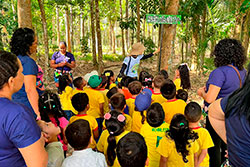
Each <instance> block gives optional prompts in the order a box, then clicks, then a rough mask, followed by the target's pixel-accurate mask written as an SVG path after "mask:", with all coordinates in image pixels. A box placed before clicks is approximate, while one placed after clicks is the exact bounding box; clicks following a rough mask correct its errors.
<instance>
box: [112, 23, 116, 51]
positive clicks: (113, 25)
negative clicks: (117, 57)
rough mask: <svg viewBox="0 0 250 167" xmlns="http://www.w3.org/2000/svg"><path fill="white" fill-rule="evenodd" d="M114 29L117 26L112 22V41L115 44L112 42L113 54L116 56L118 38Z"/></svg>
mask: <svg viewBox="0 0 250 167" xmlns="http://www.w3.org/2000/svg"><path fill="white" fill-rule="evenodd" d="M114 27H115V24H114V23H113V22H112V29H111V31H112V37H113V38H112V40H113V42H112V44H113V54H116V49H115V48H116V36H115V31H114Z"/></svg>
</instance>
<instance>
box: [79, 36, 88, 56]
mask: <svg viewBox="0 0 250 167" xmlns="http://www.w3.org/2000/svg"><path fill="white" fill-rule="evenodd" d="M89 37H90V34H89V33H88V34H87V35H86V36H84V37H83V38H82V39H80V42H81V52H82V53H84V54H86V53H89V52H90V48H89V47H88V39H89Z"/></svg>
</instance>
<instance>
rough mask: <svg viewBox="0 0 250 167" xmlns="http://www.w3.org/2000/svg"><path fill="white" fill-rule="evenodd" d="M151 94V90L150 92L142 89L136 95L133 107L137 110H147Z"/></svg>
mask: <svg viewBox="0 0 250 167" xmlns="http://www.w3.org/2000/svg"><path fill="white" fill-rule="evenodd" d="M149 91H150V90H149ZM150 92H151V91H150ZM151 95H152V92H151V94H150V93H149V92H148V91H147V90H146V91H143V92H141V93H140V94H139V95H137V96H136V98H135V107H136V108H137V109H138V111H144V110H147V109H148V108H149V107H150V105H151Z"/></svg>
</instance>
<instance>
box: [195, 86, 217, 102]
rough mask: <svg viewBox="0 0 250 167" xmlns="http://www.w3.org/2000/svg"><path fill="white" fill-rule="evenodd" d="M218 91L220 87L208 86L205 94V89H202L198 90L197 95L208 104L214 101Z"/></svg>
mask: <svg viewBox="0 0 250 167" xmlns="http://www.w3.org/2000/svg"><path fill="white" fill-rule="evenodd" d="M220 90H221V88H220V87H218V86H215V85H212V84H210V85H209V88H208V91H207V93H206V92H205V87H202V88H199V89H198V91H197V94H198V95H199V96H201V97H202V98H203V99H204V100H205V101H206V102H207V103H209V104H210V103H213V102H214V101H215V100H216V98H217V96H218V94H219V92H220Z"/></svg>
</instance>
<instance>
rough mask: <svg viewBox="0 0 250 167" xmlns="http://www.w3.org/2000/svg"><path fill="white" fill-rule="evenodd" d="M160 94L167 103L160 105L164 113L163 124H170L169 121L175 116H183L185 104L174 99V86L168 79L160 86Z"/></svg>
mask: <svg viewBox="0 0 250 167" xmlns="http://www.w3.org/2000/svg"><path fill="white" fill-rule="evenodd" d="M161 94H162V95H163V97H164V98H166V99H167V101H166V102H164V103H162V104H161V105H162V107H163V110H164V112H165V122H167V123H168V124H170V121H171V119H172V117H173V116H174V115H175V114H177V113H180V114H184V110H185V107H186V105H187V104H186V103H185V102H184V101H183V100H180V99H176V97H175V96H176V88H175V84H174V83H173V81H171V80H170V79H167V80H166V82H164V84H163V85H162V86H161Z"/></svg>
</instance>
